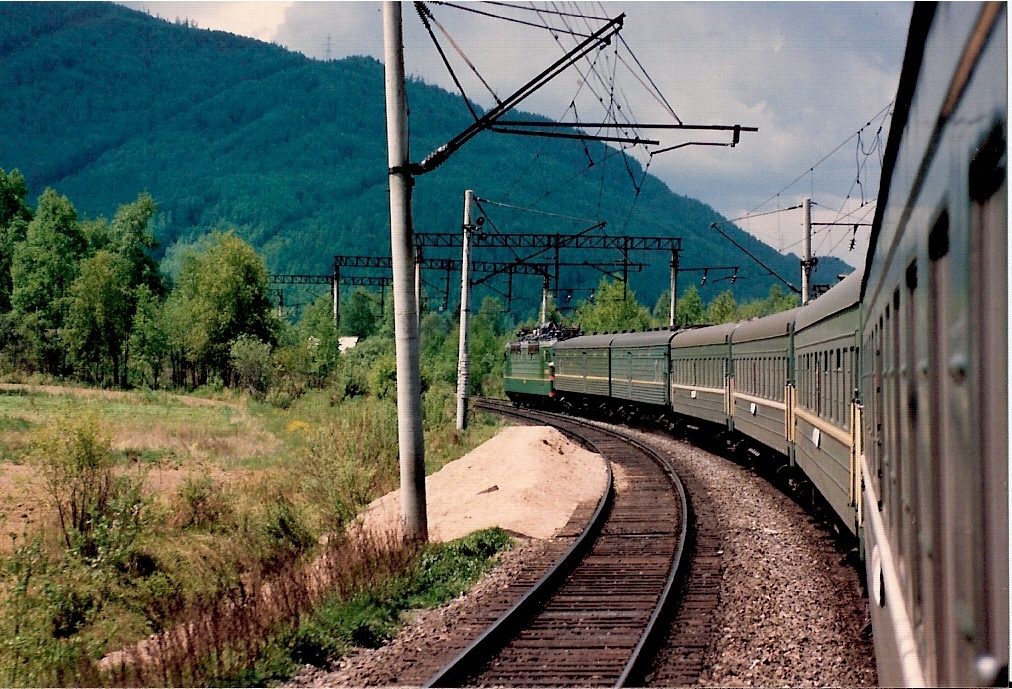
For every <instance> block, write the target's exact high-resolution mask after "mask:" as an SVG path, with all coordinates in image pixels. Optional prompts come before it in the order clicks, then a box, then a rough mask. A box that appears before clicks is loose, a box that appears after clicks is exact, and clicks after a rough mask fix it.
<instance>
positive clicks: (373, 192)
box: [0, 2, 848, 304]
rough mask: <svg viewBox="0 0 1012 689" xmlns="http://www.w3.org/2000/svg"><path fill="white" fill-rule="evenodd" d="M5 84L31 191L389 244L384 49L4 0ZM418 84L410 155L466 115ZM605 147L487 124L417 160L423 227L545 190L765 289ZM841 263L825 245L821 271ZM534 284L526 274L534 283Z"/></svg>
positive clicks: (748, 264)
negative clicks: (345, 54) (376, 51)
mask: <svg viewBox="0 0 1012 689" xmlns="http://www.w3.org/2000/svg"><path fill="white" fill-rule="evenodd" d="M0 83H2V84H3V85H4V87H3V88H2V89H0V109H2V112H3V113H4V135H3V136H0V168H3V169H4V170H7V171H10V170H12V169H18V170H20V171H21V172H22V173H23V174H24V176H25V178H26V181H27V184H28V186H29V190H30V192H29V198H30V199H31V200H32V202H33V203H34V199H35V198H36V197H37V196H38V195H39V194H40V193H41V192H42V191H43V190H44V189H45V188H47V187H52V188H54V189H56V191H57V192H58V193H60V194H61V195H66V196H67V197H68V198H69V199H70V200H71V201H72V202H73V203H74V205H75V206H76V208H77V209H78V210H79V212H80V213H81V214H83V215H85V216H88V217H96V216H99V215H104V216H107V217H110V216H111V215H112V214H113V213H114V212H115V210H116V208H117V207H118V206H119V205H120V204H124V203H129V202H131V201H133V200H134V199H136V198H137V196H138V194H139V193H140V192H142V191H147V192H149V193H150V194H151V195H152V197H153V198H154V200H155V202H156V203H157V204H158V213H157V215H156V216H155V219H154V221H153V225H152V229H153V231H154V234H155V236H156V238H157V240H158V241H159V242H160V243H161V248H162V250H163V251H164V250H168V251H170V252H171V251H172V247H173V245H174V244H177V243H180V242H182V243H186V242H192V241H194V240H195V239H196V238H198V237H200V236H202V235H204V234H206V233H207V232H209V231H211V230H213V229H222V228H229V227H234V228H236V232H237V234H238V235H239V236H240V237H242V238H244V239H246V240H247V241H249V242H250V243H251V244H252V245H253V246H254V247H256V248H257V249H258V250H259V251H260V252H261V253H262V254H263V256H264V257H265V259H266V261H267V265H268V267H269V269H271V270H273V271H276V272H291V273H329V272H330V266H331V257H332V256H333V255H334V254H368V255H380V254H388V252H389V232H388V205H387V187H386V185H387V174H386V138H385V126H384V97H383V69H382V65H381V64H379V63H378V62H376V61H375V60H372V59H370V58H349V59H345V60H339V61H332V62H321V61H316V60H311V59H309V58H306V57H303V56H302V55H299V54H297V53H291V52H288V51H286V50H284V49H282V48H280V47H278V46H275V45H269V44H266V43H262V42H258V41H254V40H251V39H247V38H241V37H237V36H234V35H232V34H228V33H224V32H218V31H207V30H202V29H196V28H192V27H189V26H187V25H185V24H180V23H175V24H174V23H170V22H166V21H163V20H160V19H156V18H154V17H151V16H148V15H146V14H144V13H140V12H136V11H133V10H129V9H127V8H124V7H121V6H119V5H112V4H104V3H36V2H30V3H3V4H0ZM408 97H409V102H410V107H411V136H412V139H411V149H412V159H413V160H418V159H420V158H422V157H423V156H424V155H426V154H427V153H429V152H431V151H432V150H433V149H435V148H436V147H437V146H439V145H441V144H442V143H445V142H446V141H447V140H449V139H450V138H452V137H453V136H454V135H456V134H457V133H458V132H459V131H461V130H462V129H463V128H464V127H466V126H467V125H468V123H469V121H470V120H469V115H468V113H467V110H466V108H465V107H464V105H463V103H462V102H461V100H460V98H459V96H456V95H454V94H450V93H448V92H446V91H443V90H441V89H439V88H435V87H432V86H429V85H426V84H424V83H421V82H418V81H414V82H412V83H410V84H409V87H408ZM612 152H613V150H612V149H606V148H605V147H603V146H601V145H596V146H590V145H588V146H587V147H586V148H585V147H584V145H583V144H582V143H579V142H573V141H562V140H551V141H546V140H541V139H535V138H529V137H510V136H506V135H499V134H491V133H483V134H481V135H479V136H478V137H476V138H475V139H474V140H472V141H471V142H469V143H468V144H467V145H466V146H464V148H463V149H462V150H461V151H459V152H458V153H457V154H456V155H454V156H453V157H452V158H451V159H450V160H449V161H448V162H447V163H445V164H444V165H443V166H442V167H440V168H439V169H438V170H436V171H434V172H432V173H430V174H427V175H425V176H423V177H420V178H418V183H417V185H416V187H415V194H414V212H415V228H416V230H417V231H447V232H449V231H459V227H460V218H461V208H462V198H463V191H464V190H465V189H467V188H470V189H474V190H475V192H476V194H478V195H479V196H481V197H484V198H487V199H493V200H497V201H505V202H508V203H510V204H512V205H515V206H524V207H526V206H529V205H531V204H532V203H534V202H535V201H537V200H538V199H541V202H540V203H539V204H538V206H537V207H538V208H540V209H542V210H545V211H551V212H553V213H559V214H566V215H571V216H579V217H582V218H592V219H601V220H605V221H607V223H608V225H607V227H606V230H605V231H606V232H608V233H609V234H612V235H616V234H627V235H637V236H638V235H649V236H677V237H682V238H683V248H684V252H683V254H682V265H683V266H703V265H740V266H742V274H743V275H749V276H755V277H751V278H750V279H746V280H741V281H739V282H738V283H737V284H735V285H734V291H735V294H736V295H737V296H739V298H755V297H759V296H765V294H766V293H767V291H768V290H769V287H770V285H771V284H772V283H773V278H770V277H768V276H766V277H762V276H761V274H762V273H763V272H764V271H762V269H760V268H759V267H758V266H757V265H755V264H754V263H752V261H751V260H750V259H749V258H747V257H746V256H744V255H743V254H742V253H741V252H740V251H739V250H738V249H736V248H734V247H733V246H731V245H730V243H728V242H727V241H726V240H725V239H723V238H720V237H719V236H717V235H716V234H715V233H713V232H712V231H709V230H708V228H709V227H710V225H711V223H713V222H715V221H719V220H722V218H721V217H720V216H719V215H718V214H717V213H716V212H715V211H714V210H713V209H712V208H710V207H709V206H707V205H705V204H704V203H702V202H699V201H696V200H694V199H689V198H686V197H683V196H679V195H678V194H676V193H674V192H673V191H671V190H670V189H668V188H667V187H666V186H665V185H664V184H663V183H661V182H660V181H659V180H658V179H656V178H654V177H651V176H647V177H646V178H645V180H644V182H643V184H642V188H641V191H640V193H639V195H638V197H637V195H636V193H635V185H636V184H638V183H639V181H640V179H641V177H642V169H641V168H640V166H639V165H638V164H637V163H636V162H635V161H633V160H631V159H626V160H623V157H622V156H619V155H609V154H610V153H612ZM589 161H594V166H592V167H591V166H590V165H589ZM588 168H589V169H588ZM581 170H586V174H583V175H578V174H577V173H579V172H580V171H581ZM634 199H635V201H634ZM489 220H490V224H489V225H487V227H490V226H491V225H494V226H495V227H497V228H498V229H500V230H502V231H510V232H517V231H538V232H551V233H554V232H565V233H569V232H573V231H574V230H576V229H579V228H577V227H576V226H575V225H574V224H573V223H565V222H564V223H561V224H560V221H559V220H558V219H553V218H551V217H546V216H530V215H520V214H514V213H513V212H512V211H508V210H506V209H503V208H501V207H495V208H494V209H490V214H489ZM521 222H522V223H523V224H522V225H521V224H519V223H521ZM728 231H729V233H731V234H732V236H734V237H735V239H736V240H737V241H739V242H740V243H742V244H743V245H745V246H746V247H748V248H749V250H750V251H752V252H753V253H755V254H756V255H757V256H759V257H760V258H761V259H762V260H763V261H765V262H767V263H768V264H769V265H771V266H773V267H774V268H775V269H776V270H777V271H778V272H779V273H781V274H782V275H785V276H791V277H792V278H793V276H795V275H796V274H797V272H798V261H797V258H796V257H793V256H790V257H784V256H781V255H780V254H778V253H777V252H775V251H773V250H772V249H771V248H770V247H767V246H765V245H763V244H761V243H759V242H758V241H757V240H755V239H754V238H752V237H751V236H749V235H747V234H745V233H744V232H742V231H740V230H738V229H737V228H734V227H730V228H729V229H728ZM475 258H482V259H485V258H488V259H492V258H493V257H492V256H475ZM599 258H601V259H609V260H613V259H617V258H618V256H615V255H609V256H601V257H599ZM632 258H633V259H634V260H644V259H646V260H649V261H650V262H651V266H649V267H647V268H645V269H644V270H643V272H642V273H633V274H632V275H631V277H630V283H631V285H632V287H633V288H634V289H635V290H636V293H637V296H638V297H639V299H640V301H642V302H643V303H647V304H652V303H653V300H655V299H656V298H657V296H658V295H659V294H660V293H661V292H662V291H664V290H665V289H667V287H668V277H667V273H668V268H667V265H668V256H667V255H663V254H660V253H658V254H654V255H649V254H647V255H639V256H633V257H632ZM570 260H572V259H570ZM580 260H583V257H581V258H580ZM847 270H848V269H846V268H844V266H843V264H842V263H840V262H838V261H836V260H835V259H833V260H824V261H823V263H822V264H821V265H820V266H819V274H818V275H817V276H816V279H815V281H816V282H832V281H834V277H835V275H836V274H837V273H839V272H846V271H847ZM698 278H699V276H698V275H696V276H694V277H692V278H689V277H683V278H682V280H683V282H682V284H688V282H689V281H690V280H697V281H698ZM599 279H600V273H599V272H596V271H592V270H589V269H581V270H579V271H578V272H568V273H564V278H563V280H562V281H561V282H562V283H563V284H562V287H563V288H564V289H565V288H572V287H583V288H588V287H593V286H595V285H596V284H597V282H598V280H599ZM432 280H433V281H436V278H435V277H433V279H432ZM794 281H795V282H798V281H799V280H797V279H794ZM527 283H530V284H527V285H526V286H524V285H520V284H518V285H517V286H516V289H527V291H528V294H531V293H534V292H536V291H537V290H538V289H539V288H540V284H537V282H536V281H534V280H530V279H528V280H527ZM728 285H729V283H727V282H723V283H719V284H717V285H716V286H715V287H714V286H713V284H712V281H711V283H710V284H708V285H707V287H706V288H705V289H703V290H702V292H703V295H704V297H705V298H709V297H710V296H712V295H713V294H714V293H715V292H716V291H722V290H723V289H726V288H727V287H728ZM578 296H580V297H585V296H586V294H580V295H578ZM451 300H452V297H451Z"/></svg>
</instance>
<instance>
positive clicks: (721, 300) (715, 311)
mask: <svg viewBox="0 0 1012 689" xmlns="http://www.w3.org/2000/svg"><path fill="white" fill-rule="evenodd" d="M737 317H738V305H737V304H736V303H735V301H734V295H733V294H731V290H727V291H726V292H721V293H720V294H718V295H717V296H715V297H714V298H713V299H712V300H711V301H710V305H709V306H707V307H706V320H707V322H709V323H712V324H714V325H717V324H720V323H730V322H732V321H734V320H736V319H737Z"/></svg>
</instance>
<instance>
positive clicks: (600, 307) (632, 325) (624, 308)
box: [575, 277, 650, 333]
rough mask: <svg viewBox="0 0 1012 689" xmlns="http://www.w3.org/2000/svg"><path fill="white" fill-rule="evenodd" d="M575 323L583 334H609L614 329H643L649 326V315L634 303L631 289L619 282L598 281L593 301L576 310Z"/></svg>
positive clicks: (604, 279)
mask: <svg viewBox="0 0 1012 689" xmlns="http://www.w3.org/2000/svg"><path fill="white" fill-rule="evenodd" d="M575 320H576V322H577V323H578V324H579V325H580V327H581V328H583V332H585V333H589V332H609V331H614V330H646V329H647V328H649V327H650V312H649V311H648V310H647V308H646V307H645V306H643V305H642V304H640V303H639V302H637V301H636V295H635V293H633V291H632V290H627V289H626V288H625V285H624V283H623V282H622V281H621V280H614V281H613V280H611V279H609V278H607V277H604V278H601V282H600V284H599V285H598V286H597V290H596V291H595V298H594V301H593V302H590V301H585V302H583V303H581V304H580V305H579V306H578V307H577V308H576V318H575Z"/></svg>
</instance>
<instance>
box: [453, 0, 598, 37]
mask: <svg viewBox="0 0 1012 689" xmlns="http://www.w3.org/2000/svg"><path fill="white" fill-rule="evenodd" d="M433 4H435V5H443V6H444V7H452V8H453V9H456V10H462V11H464V12H470V13H472V14H478V15H481V16H484V17H489V18H490V19H501V20H503V21H507V22H512V23H514V24H520V25H523V26H531V27H534V28H535V29H548V30H549V31H559V32H561V33H568V34H570V35H572V36H575V37H577V38H587V37H589V36H590V35H591V34H592V33H594V32H593V31H591V32H590V33H586V34H582V33H578V32H575V31H564V30H562V29H559V28H558V27H547V26H544V25H538V24H535V23H533V22H528V21H524V20H523V19H517V18H516V17H510V16H508V15H503V14H495V13H494V12H488V11H486V10H479V9H477V8H476V7H473V6H471V5H459V4H457V3H455V2H440V1H439V0H434V1H433ZM482 4H484V5H500V6H506V7H512V8H513V9H526V8H523V7H517V6H515V5H506V4H505V3H495V2H485V3H482ZM600 21H608V20H607V19H600Z"/></svg>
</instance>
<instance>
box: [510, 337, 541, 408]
mask: <svg viewBox="0 0 1012 689" xmlns="http://www.w3.org/2000/svg"><path fill="white" fill-rule="evenodd" d="M551 362H552V347H542V346H541V345H540V344H539V343H538V342H510V343H509V345H507V347H506V364H505V367H504V369H505V370H504V371H503V374H504V375H503V391H504V392H505V393H506V395H507V396H508V397H509V398H510V399H512V400H514V401H517V400H518V399H520V398H521V397H522V396H528V395H534V396H538V397H549V396H550V395H551V394H552V380H551Z"/></svg>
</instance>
